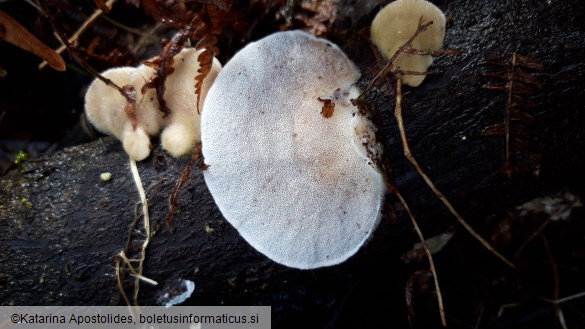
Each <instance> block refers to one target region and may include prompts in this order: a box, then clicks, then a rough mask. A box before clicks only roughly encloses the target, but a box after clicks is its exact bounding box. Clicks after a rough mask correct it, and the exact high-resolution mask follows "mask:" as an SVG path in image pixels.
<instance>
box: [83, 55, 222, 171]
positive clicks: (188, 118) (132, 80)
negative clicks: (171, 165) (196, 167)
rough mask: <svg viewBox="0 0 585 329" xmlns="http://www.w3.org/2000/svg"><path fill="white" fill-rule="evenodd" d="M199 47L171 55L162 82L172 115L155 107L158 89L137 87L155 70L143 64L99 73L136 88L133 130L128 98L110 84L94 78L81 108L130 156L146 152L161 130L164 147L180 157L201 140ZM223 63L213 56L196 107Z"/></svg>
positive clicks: (135, 158) (121, 84) (135, 157)
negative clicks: (197, 81)
mask: <svg viewBox="0 0 585 329" xmlns="http://www.w3.org/2000/svg"><path fill="white" fill-rule="evenodd" d="M200 53H201V51H197V50H195V49H194V48H186V49H183V50H182V51H181V52H180V53H179V54H177V55H176V56H175V57H174V66H173V67H174V72H173V73H172V74H171V75H169V76H168V78H167V80H166V83H165V87H166V92H165V95H164V97H165V100H166V101H167V105H168V106H169V108H170V109H171V111H172V112H171V114H170V115H168V116H167V117H164V116H163V114H162V112H160V111H159V110H158V108H159V104H158V101H157V99H156V94H155V93H156V90H155V89H148V90H146V91H145V92H144V94H143V93H141V92H140V89H141V88H142V86H144V84H145V83H146V82H147V81H149V79H150V78H151V77H152V76H153V74H154V73H155V70H154V69H152V68H150V67H148V66H146V65H140V66H138V67H136V68H135V67H119V68H112V69H109V70H107V71H105V72H103V73H102V75H103V76H104V77H105V78H107V79H110V80H112V82H114V83H115V84H117V85H119V86H125V85H132V86H134V88H135V89H136V90H137V92H136V94H137V95H136V106H137V109H136V129H133V126H132V122H131V121H130V119H129V118H128V116H127V115H126V112H125V110H124V108H125V107H126V104H127V101H126V98H124V97H123V96H122V95H121V94H120V93H119V92H117V91H116V90H115V89H114V88H112V87H110V86H108V85H106V84H105V83H104V82H103V81H101V80H99V79H96V80H94V82H92V84H91V85H90V86H89V88H88V90H87V93H86V95H85V112H86V114H87V118H88V119H89V121H90V122H91V123H92V124H93V125H94V126H95V127H96V128H97V129H98V130H99V131H101V132H103V133H105V134H108V135H113V136H114V137H116V138H117V139H119V140H120V141H122V144H123V146H124V150H125V151H126V153H128V155H129V156H130V157H131V158H132V159H134V160H137V161H140V160H143V159H145V158H146V157H148V155H149V154H150V137H152V136H156V135H158V134H159V132H160V130H161V128H162V129H163V131H162V136H161V140H162V145H163V148H164V149H166V150H167V151H169V153H171V154H172V155H173V156H175V157H179V156H182V155H185V154H187V153H189V151H191V149H192V147H193V145H194V144H195V143H196V142H199V141H200V140H201V134H200V129H199V127H200V118H201V117H200V115H199V114H198V113H197V107H196V103H197V94H196V93H195V76H196V75H197V74H198V73H197V70H199V63H198V62H197V56H198V55H199V54H200ZM220 70H221V64H220V63H219V61H217V59H215V58H214V60H213V65H212V68H211V71H210V72H209V74H208V75H207V77H206V78H205V80H204V82H203V86H202V88H201V97H200V103H199V105H200V108H202V107H203V102H204V100H205V96H206V94H207V91H208V90H209V88H210V86H211V84H212V83H213V81H214V80H215V77H216V76H217V74H218V72H219V71H220Z"/></svg>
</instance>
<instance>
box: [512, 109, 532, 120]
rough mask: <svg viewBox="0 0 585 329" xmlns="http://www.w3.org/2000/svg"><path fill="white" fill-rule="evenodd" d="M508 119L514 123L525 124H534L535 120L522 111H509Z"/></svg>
mask: <svg viewBox="0 0 585 329" xmlns="http://www.w3.org/2000/svg"><path fill="white" fill-rule="evenodd" d="M510 119H511V120H516V121H523V122H526V123H534V122H536V120H535V119H534V117H533V116H532V115H530V114H528V113H526V112H524V111H519V110H510Z"/></svg>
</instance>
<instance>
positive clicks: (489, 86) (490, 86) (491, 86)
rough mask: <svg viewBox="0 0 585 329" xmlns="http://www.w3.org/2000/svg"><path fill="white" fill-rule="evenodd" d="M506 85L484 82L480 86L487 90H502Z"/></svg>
mask: <svg viewBox="0 0 585 329" xmlns="http://www.w3.org/2000/svg"><path fill="white" fill-rule="evenodd" d="M506 85H507V84H506V83H486V84H485V85H483V86H481V87H482V88H484V89H489V90H498V91H503V90H506Z"/></svg>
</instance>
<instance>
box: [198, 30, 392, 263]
mask: <svg viewBox="0 0 585 329" xmlns="http://www.w3.org/2000/svg"><path fill="white" fill-rule="evenodd" d="M358 78H359V72H358V71H357V69H356V68H355V66H354V65H353V63H352V62H351V61H350V60H349V59H348V58H347V57H346V56H345V55H344V54H343V52H342V51H341V50H340V49H339V48H338V47H337V46H336V45H334V44H332V43H331V42H329V41H326V40H324V39H318V38H315V37H314V36H312V35H309V34H307V33H304V32H300V31H292V32H291V31H289V32H279V33H275V34H273V35H271V36H268V37H266V38H264V39H262V40H260V41H257V42H254V43H251V44H249V45H248V46H246V47H245V48H244V49H242V50H241V51H240V52H238V53H237V54H236V55H235V56H234V57H233V58H232V59H231V60H230V61H229V62H228V63H227V64H226V65H225V67H224V68H223V70H222V71H221V72H220V74H219V75H218V77H217V79H216V80H215V83H214V84H213V86H212V87H211V89H210V91H209V93H208V95H207V99H206V101H205V105H204V110H203V113H202V118H201V134H202V135H201V137H202V147H203V155H204V158H205V163H206V164H207V165H209V167H208V169H207V170H205V171H204V172H203V173H204V176H205V181H206V183H207V185H208V187H209V189H210V191H211V193H212V195H213V197H214V199H215V201H216V204H217V205H218V207H219V209H220V210H221V212H222V214H223V215H224V217H225V218H226V219H227V220H228V221H229V222H230V223H231V224H232V225H233V226H234V227H235V228H236V229H237V230H238V231H239V233H240V234H241V235H242V237H243V238H244V239H245V240H246V241H247V242H248V243H250V244H251V245H252V246H253V247H254V248H256V249H257V250H258V251H260V252H261V253H263V254H265V255H266V256H268V257H269V258H271V259H272V260H274V261H276V262H278V263H281V264H284V265H287V266H290V267H296V268H301V269H309V268H316V267H322V266H329V265H334V264H337V263H340V262H342V261H344V260H346V259H347V258H349V257H350V256H352V255H353V254H354V253H355V252H356V251H357V250H358V249H359V248H360V246H361V245H362V244H363V243H364V242H365V241H366V240H367V239H368V238H369V237H370V235H371V233H372V231H373V230H374V229H375V227H376V226H377V224H378V222H379V219H380V207H381V204H382V201H383V197H384V193H385V182H384V178H383V176H382V175H381V174H380V172H379V171H378V168H377V165H376V163H375V162H376V161H375V160H377V158H378V157H379V156H380V152H381V148H380V146H379V145H378V144H377V143H376V141H375V136H374V131H375V127H374V126H373V125H372V123H371V121H370V120H369V119H368V117H367V115H366V113H363V112H360V111H358V109H357V108H356V107H354V106H352V105H351V103H350V102H349V100H350V99H351V98H356V97H357V96H358V95H359V92H358V90H357V88H355V87H354V86H353V84H354V83H355V82H356V81H357V79H358ZM338 89H339V90H338ZM319 98H321V99H331V100H332V101H333V102H334V103H335V108H334V111H333V114H332V115H331V116H330V117H325V116H323V115H322V114H321V110H322V107H323V102H322V101H320V100H319Z"/></svg>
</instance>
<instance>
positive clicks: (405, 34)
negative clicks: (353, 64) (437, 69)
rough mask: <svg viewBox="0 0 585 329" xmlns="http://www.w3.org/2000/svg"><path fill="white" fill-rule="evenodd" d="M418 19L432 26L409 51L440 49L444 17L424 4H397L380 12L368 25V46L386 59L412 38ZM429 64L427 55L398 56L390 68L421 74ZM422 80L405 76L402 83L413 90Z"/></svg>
mask: <svg viewBox="0 0 585 329" xmlns="http://www.w3.org/2000/svg"><path fill="white" fill-rule="evenodd" d="M421 18H422V20H423V23H425V22H429V21H432V22H433V24H432V25H430V26H429V27H428V28H427V30H426V31H424V32H422V33H421V34H420V35H418V36H417V37H416V38H415V39H414V41H413V42H412V46H413V48H414V49H417V50H421V51H429V50H431V51H432V50H439V49H441V48H442V47H443V39H444V37H445V21H446V20H445V15H444V14H443V12H441V10H440V9H439V8H437V7H436V6H435V5H433V4H432V3H430V2H428V1H425V0H397V1H394V2H391V3H390V4H388V5H387V6H386V7H384V8H383V9H382V10H380V12H379V13H378V14H377V15H376V17H375V18H374V20H373V21H372V28H371V38H372V42H373V43H374V44H375V45H376V46H378V49H380V52H381V53H382V54H383V55H384V57H386V58H387V59H390V58H391V57H392V56H394V54H395V53H396V51H398V48H400V46H402V45H404V44H405V43H406V42H407V41H408V40H409V39H410V38H411V37H412V36H413V35H414V33H415V32H416V30H417V28H418V24H419V21H420V19H421ZM432 63H433V57H432V56H431V55H418V54H409V53H402V54H400V55H399V56H398V58H396V61H395V62H394V65H395V66H398V67H400V68H401V69H402V70H404V71H412V72H420V73H423V72H426V71H427V69H428V67H429V66H431V64H432ZM424 79H425V76H424V75H406V76H404V77H403V78H402V83H403V84H407V85H409V86H411V87H417V86H419V85H420V84H421V83H422V82H423V80H424Z"/></svg>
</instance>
